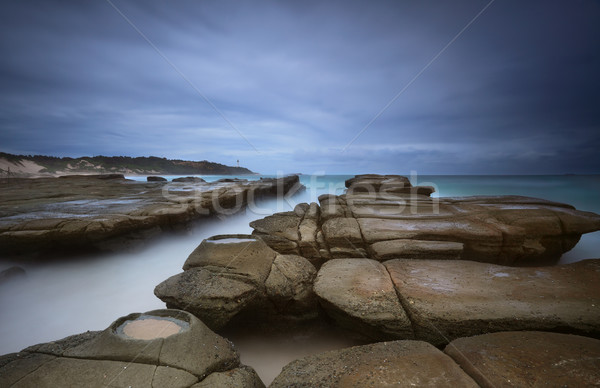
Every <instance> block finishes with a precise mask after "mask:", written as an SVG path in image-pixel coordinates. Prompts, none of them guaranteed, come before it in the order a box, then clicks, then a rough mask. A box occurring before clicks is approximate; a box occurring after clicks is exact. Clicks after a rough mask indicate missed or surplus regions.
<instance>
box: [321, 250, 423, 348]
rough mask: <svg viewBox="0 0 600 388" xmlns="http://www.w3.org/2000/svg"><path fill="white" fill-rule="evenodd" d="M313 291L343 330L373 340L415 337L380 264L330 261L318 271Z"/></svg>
mask: <svg viewBox="0 0 600 388" xmlns="http://www.w3.org/2000/svg"><path fill="white" fill-rule="evenodd" d="M314 290H315V293H316V294H317V295H318V296H319V298H320V302H321V304H322V306H323V307H324V309H325V310H326V312H327V314H328V315H330V316H331V317H332V318H333V319H335V320H336V322H337V323H338V324H339V325H341V326H342V327H345V328H349V329H351V330H353V331H355V332H359V333H360V334H362V335H365V336H367V337H370V338H373V339H389V338H413V331H412V326H411V322H410V320H409V319H408V317H407V316H406V314H405V312H404V309H403V308H402V306H401V304H400V302H399V300H398V297H397V295H396V290H395V289H394V285H393V284H392V281H391V279H390V276H389V274H388V272H387V270H386V268H385V267H384V266H383V265H382V264H381V263H379V262H377V261H374V260H367V259H336V260H330V261H328V262H326V263H325V264H324V265H323V266H322V267H321V269H320V270H319V272H318V274H317V279H316V280H315V284H314Z"/></svg>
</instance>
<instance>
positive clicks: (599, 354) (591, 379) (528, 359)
mask: <svg viewBox="0 0 600 388" xmlns="http://www.w3.org/2000/svg"><path fill="white" fill-rule="evenodd" d="M444 352H445V353H446V354H448V355H449V356H450V357H452V358H453V359H454V360H455V361H456V362H457V363H458V364H459V365H460V366H461V368H462V369H463V370H464V371H465V372H467V373H468V374H469V375H470V376H471V377H473V379H474V380H475V381H477V383H478V384H479V385H480V386H482V387H488V388H492V387H503V386H514V387H537V386H555V387H567V386H568V387H591V386H597V385H599V384H600V341H599V340H597V339H592V338H587V337H580V336H576V335H568V334H558V333H547V332H532V331H529V332H502V333H493V334H484V335H478V336H475V337H468V338H459V339H457V340H454V341H452V342H451V343H450V344H449V345H448V346H446V349H445V350H444Z"/></svg>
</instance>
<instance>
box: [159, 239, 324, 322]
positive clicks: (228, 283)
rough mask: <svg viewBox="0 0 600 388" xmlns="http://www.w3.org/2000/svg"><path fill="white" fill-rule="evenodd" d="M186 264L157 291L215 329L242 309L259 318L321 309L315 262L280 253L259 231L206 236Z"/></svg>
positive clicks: (294, 316) (291, 316) (299, 315)
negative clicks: (315, 279)
mask: <svg viewBox="0 0 600 388" xmlns="http://www.w3.org/2000/svg"><path fill="white" fill-rule="evenodd" d="M183 268H184V270H185V271H184V272H183V273H180V274H178V275H174V276H172V277H170V278H169V279H167V280H165V281H164V282H162V283H161V284H159V285H158V286H157V287H156V288H155V290H154V293H155V294H156V296H158V297H159V298H160V299H162V300H163V301H165V302H166V303H167V306H168V307H170V308H179V309H182V310H187V311H190V312H191V313H193V314H194V315H196V316H197V317H199V318H200V319H202V321H203V322H205V323H206V324H207V325H208V326H209V327H210V328H212V329H214V330H216V329H220V328H222V327H223V326H225V325H226V324H227V323H228V322H229V321H230V320H231V319H232V318H234V317H235V316H236V315H238V314H240V313H241V312H243V313H244V314H243V315H244V317H245V318H249V319H251V320H252V321H254V322H255V323H256V322H260V321H261V320H262V318H263V317H265V316H270V317H272V318H274V319H286V318H287V319H301V318H314V317H315V316H316V314H317V309H316V308H317V302H316V297H315V295H314V293H313V290H312V288H313V280H314V278H315V276H316V269H315V268H314V266H313V265H312V264H311V263H310V262H309V261H308V260H306V259H305V258H303V257H301V256H295V255H280V254H277V252H275V251H274V250H272V249H271V248H269V247H268V246H267V245H266V244H265V243H264V242H263V241H262V240H261V239H259V238H256V237H255V236H250V235H222V236H214V237H211V238H209V239H206V240H204V241H203V242H202V243H201V244H200V246H198V248H196V250H194V252H192V254H191V255H190V256H189V257H188V259H187V260H186V262H185V264H184V265H183ZM249 316H250V317H249Z"/></svg>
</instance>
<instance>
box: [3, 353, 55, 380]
mask: <svg viewBox="0 0 600 388" xmlns="http://www.w3.org/2000/svg"><path fill="white" fill-rule="evenodd" d="M30 354H34V353H30ZM39 354H44V353H39ZM57 358H58V357H54V358H53V359H51V360H48V361H46V362H42V363H41V364H40V365H38V366H37V367H36V368H35V369H34V370H32V371H30V372H29V373H27V374H26V375H24V376H23V377H21V378H20V379H19V380H17V381H15V383H14V384H13V385H12V386H15V385H17V384H19V382H20V381H21V380H23V379H24V378H26V377H27V376H29V375H30V374H32V373H34V372H35V371H37V370H38V369H40V368H41V367H42V366H44V365H46V364H47V363H49V362H52V361H54V360H56V359H57ZM15 361H18V360H15ZM15 361H13V362H15Z"/></svg>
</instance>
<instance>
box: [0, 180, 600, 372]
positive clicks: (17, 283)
mask: <svg viewBox="0 0 600 388" xmlns="http://www.w3.org/2000/svg"><path fill="white" fill-rule="evenodd" d="M352 176H353V175H302V176H300V181H301V183H302V184H304V185H305V186H306V190H304V191H301V192H299V193H296V194H295V195H294V196H290V197H286V198H285V199H284V200H282V201H275V200H265V201H261V202H258V203H257V204H256V205H255V206H252V208H249V209H247V210H246V211H242V212H240V213H238V214H236V215H233V216H228V217H226V218H223V219H219V218H215V219H212V220H204V221H200V222H198V223H196V224H194V225H193V226H192V227H191V228H190V229H189V230H188V231H186V232H185V233H173V234H164V235H162V236H159V237H157V238H154V239H152V240H151V241H148V242H147V243H146V244H145V245H144V246H143V247H141V248H138V249H136V250H135V251H130V252H119V253H105V254H96V255H92V256H82V257H73V258H69V259H68V260H65V261H62V262H56V261H53V262H50V263H36V264H34V263H13V262H10V261H8V260H1V257H0V270H3V269H5V268H8V267H9V266H11V265H20V266H22V267H23V268H25V270H26V272H27V276H26V277H24V278H18V279H14V280H13V281H10V282H6V283H4V284H2V285H0V311H2V314H1V315H0V354H5V353H10V352H15V351H19V350H21V349H23V348H24V347H26V346H29V345H33V344H36V343H40V342H47V341H52V340H56V339H60V338H63V337H65V336H68V335H71V334H75V333H80V332H84V331H87V330H102V329H104V328H106V327H107V326H108V325H110V323H111V322H113V321H114V320H115V319H117V318H118V317H121V316H123V315H127V314H129V313H131V312H142V311H148V310H152V309H159V308H164V304H163V302H162V301H160V300H159V299H158V298H156V297H155V296H154V294H153V289H154V287H155V286H156V285H157V284H158V283H160V282H162V281H163V280H165V279H167V278H168V277H169V276H172V275H174V274H177V273H179V272H181V266H182V265H183V262H184V261H185V259H186V258H187V256H188V255H189V254H190V253H191V252H192V251H193V250H194V248H196V246H197V245H198V244H200V242H201V241H202V240H203V239H204V238H207V237H209V236H212V235H216V234H235V233H251V232H252V229H251V228H250V227H249V226H248V223H249V222H250V221H252V220H255V219H259V218H262V217H265V216H267V215H269V214H272V213H274V212H281V211H288V210H292V209H293V208H294V206H295V205H296V204H298V203H302V202H309V203H310V202H318V200H317V198H318V196H319V195H321V194H325V193H332V194H342V193H343V192H344V189H345V186H344V181H345V180H346V179H348V178H351V177H352ZM165 177H166V178H168V179H173V178H174V177H175V176H165ZM200 177H202V178H204V179H205V180H207V181H208V182H212V181H216V180H218V179H221V178H232V177H231V176H200ZM260 177H274V176H268V175H262V176H240V177H238V178H242V179H251V180H256V179H260ZM130 178H131V179H136V180H145V177H130ZM410 178H411V181H412V183H413V185H416V184H419V185H430V186H434V187H435V188H436V193H435V194H434V195H436V196H441V197H448V196H452V197H454V196H471V195H524V196H531V197H538V198H544V199H548V200H552V201H557V202H564V203H568V204H571V205H573V206H575V207H576V208H577V209H579V210H585V211H591V212H595V213H598V214H600V175H590V176H581V175H557V176H529V175H528V176H447V175H443V176H437V175H425V176H421V175H419V176H417V175H416V174H412V176H410ZM596 257H600V232H595V233H590V234H587V235H584V236H583V237H582V238H581V240H580V242H579V244H578V245H577V246H576V247H575V248H574V249H573V250H571V251H570V252H567V253H566V254H565V255H563V257H562V258H561V263H570V262H575V261H578V260H582V259H586V258H596ZM234 342H235V341H234ZM267 342H268V341H261V342H260V343H261V346H257V345H256V344H257V342H256V341H248V342H247V344H250V343H251V344H252V345H245V346H244V345H243V344H236V345H237V346H238V349H239V351H240V353H241V355H242V362H245V363H247V364H249V365H251V366H254V367H255V368H256V369H257V371H258V373H259V375H260V376H261V377H262V378H263V380H265V382H267V381H268V380H270V379H271V378H272V377H274V375H276V374H277V373H278V370H279V369H280V368H281V367H282V366H283V365H284V364H285V363H287V362H289V361H291V360H293V359H294V358H296V357H299V356H302V355H304V354H307V353H310V352H313V351H315V349H316V348H315V347H314V346H312V345H311V346H309V345H308V344H307V346H306V347H304V348H303V347H302V346H299V347H298V346H296V348H295V349H286V350H285V351H284V350H282V349H280V348H278V344H277V343H272V344H268V343H267ZM348 344H352V343H351V342H344V341H343V340H342V341H341V342H340V341H339V340H337V341H334V342H331V343H325V342H323V343H322V344H321V345H320V346H321V347H320V348H319V349H317V350H325V349H329V348H335V347H341V346H344V345H348ZM313 345H314V344H313ZM265 352H267V353H269V356H266V355H265V354H266V353H265Z"/></svg>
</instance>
